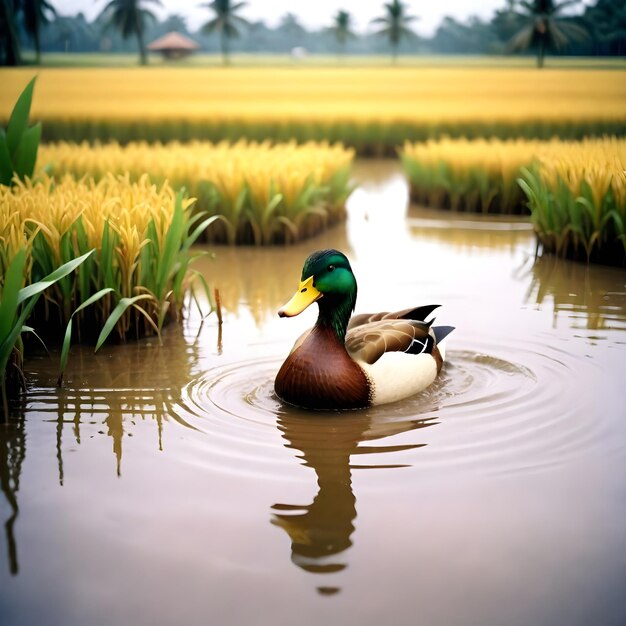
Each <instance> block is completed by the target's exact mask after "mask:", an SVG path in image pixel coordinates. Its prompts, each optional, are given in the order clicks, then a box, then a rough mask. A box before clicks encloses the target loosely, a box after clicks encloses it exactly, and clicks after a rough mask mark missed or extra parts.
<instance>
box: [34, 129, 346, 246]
mask: <svg viewBox="0 0 626 626" xmlns="http://www.w3.org/2000/svg"><path fill="white" fill-rule="evenodd" d="M353 157H354V151H353V150H350V149H346V148H344V147H343V146H342V145H340V144H335V145H330V144H328V143H326V142H321V143H314V142H309V143H306V144H301V145H298V144H296V143H295V142H289V143H284V144H277V145H272V144H270V143H269V142H264V143H254V142H252V143H249V142H245V141H240V142H237V143H235V144H231V143H228V142H220V143H217V144H212V143H208V142H197V141H196V142H191V143H188V144H182V143H179V142H171V143H167V144H160V143H157V144H148V143H145V142H137V143H130V144H128V145H126V146H121V145H119V144H118V143H115V142H113V143H107V144H98V145H95V146H90V145H88V144H87V143H82V144H72V143H65V142H62V143H58V144H51V145H43V146H41V147H40V150H39V161H38V164H39V167H43V166H44V165H46V164H49V165H50V166H52V168H53V171H54V173H56V174H66V173H70V174H72V175H74V176H77V177H80V176H84V175H91V176H94V177H96V178H99V177H102V176H105V175H107V174H108V173H110V172H112V173H114V174H120V175H121V174H124V175H129V176H130V178H131V179H132V180H135V179H137V178H139V177H141V176H142V175H143V174H144V173H145V172H148V173H149V174H150V177H151V179H152V180H156V181H168V182H169V183H170V184H171V185H172V186H173V187H175V188H180V187H185V188H186V189H187V191H188V192H189V193H191V194H192V195H194V196H195V197H197V198H198V207H199V208H200V209H201V210H207V211H209V212H210V213H213V214H221V215H222V216H223V218H224V220H225V221H226V222H227V223H228V224H229V226H230V228H231V232H232V233H235V232H237V231H239V232H241V229H242V227H243V226H244V225H245V224H251V225H252V227H253V228H255V229H256V230H255V231H254V232H255V233H259V234H258V236H256V235H255V239H254V240H255V242H256V243H272V242H273V241H275V240H276V238H277V237H278V236H279V235H280V232H281V230H282V229H283V226H281V224H284V223H285V222H286V221H287V222H288V223H289V224H291V225H292V230H294V229H295V230H299V231H300V232H299V236H306V235H307V234H311V233H307V232H304V231H305V227H306V224H304V223H303V222H304V217H303V216H304V215H307V214H308V213H307V212H311V211H312V210H314V211H316V212H317V214H318V215H322V216H325V218H326V219H328V220H330V221H334V220H336V219H338V218H339V217H341V216H342V214H343V210H344V200H345V196H346V195H347V191H348V189H349V187H348V179H347V172H348V170H349V167H350V164H351V162H352V159H353ZM311 191H313V192H314V193H310V192H311ZM242 194H243V195H242ZM277 195H280V196H281V198H276V196H277ZM274 198H276V204H272V205H271V206H272V210H271V211H266V207H268V205H270V203H271V202H272V200H273V199H274ZM281 220H282V222H281ZM296 222H298V223H297V224H296ZM295 230H294V232H295ZM258 237H260V238H261V241H258V240H257V239H258Z"/></svg>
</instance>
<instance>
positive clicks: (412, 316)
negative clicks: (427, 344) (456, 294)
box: [402, 304, 441, 322]
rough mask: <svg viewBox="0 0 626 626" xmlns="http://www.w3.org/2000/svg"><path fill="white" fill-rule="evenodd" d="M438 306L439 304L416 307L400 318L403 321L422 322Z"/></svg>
mask: <svg viewBox="0 0 626 626" xmlns="http://www.w3.org/2000/svg"><path fill="white" fill-rule="evenodd" d="M440 306H441V305H440V304H425V305H424V306H418V307H416V308H415V309H411V310H410V311H409V312H408V313H405V314H404V315H403V316H402V318H403V319H405V320H417V321H419V322H423V321H424V320H425V319H426V318H427V317H428V316H429V315H430V314H431V313H432V312H433V311H434V310H435V309H437V308H439V307H440Z"/></svg>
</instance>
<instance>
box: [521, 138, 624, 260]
mask: <svg viewBox="0 0 626 626" xmlns="http://www.w3.org/2000/svg"><path fill="white" fill-rule="evenodd" d="M519 184H520V187H521V188H522V189H523V191H524V193H525V194H526V197H527V199H528V206H529V208H530V211H531V219H532V222H533V224H534V227H535V231H536V233H537V236H538V238H539V241H540V242H541V244H542V245H543V248H544V250H546V251H548V252H553V253H556V254H558V255H561V256H566V257H569V258H573V259H578V260H586V261H597V262H601V263H608V264H611V265H622V266H626V140H624V139H617V138H615V137H605V138H603V139H595V140H594V139H587V140H584V141H582V142H579V143H567V142H564V143H563V144H561V146H560V149H558V150H557V149H556V146H555V145H551V146H550V147H549V148H548V149H546V150H544V151H542V152H541V153H540V154H539V156H538V159H537V162H536V163H535V164H534V165H532V166H529V167H526V168H523V169H522V175H521V177H520V180H519Z"/></svg>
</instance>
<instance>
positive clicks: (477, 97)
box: [0, 66, 626, 127]
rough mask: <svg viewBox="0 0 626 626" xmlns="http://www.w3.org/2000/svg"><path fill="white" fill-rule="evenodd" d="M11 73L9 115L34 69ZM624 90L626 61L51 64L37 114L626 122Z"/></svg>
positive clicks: (144, 119)
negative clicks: (612, 64) (619, 65)
mask: <svg viewBox="0 0 626 626" xmlns="http://www.w3.org/2000/svg"><path fill="white" fill-rule="evenodd" d="M0 71H2V70H0ZM2 72H3V73H2V74H1V75H0V82H2V84H3V89H2V90H0V114H1V113H2V112H4V111H7V112H8V111H10V110H11V107H10V103H12V102H13V101H14V100H15V96H16V94H17V93H19V91H20V89H21V88H22V87H23V86H24V85H25V84H26V83H27V82H28V80H29V79H30V77H31V75H32V70H30V69H25V70H21V69H17V70H10V71H9V70H3V71H2ZM625 99H626V80H625V78H624V71H623V70H620V69H616V70H598V69H593V68H591V69H571V68H569V69H565V68H564V69H555V68H550V69H547V70H545V71H543V72H537V71H536V70H535V69H534V68H522V67H519V68H515V69H511V68H510V67H469V66H465V67H442V66H440V67H398V68H389V67H346V68H314V67H299V68H293V67H289V68H277V67H274V66H271V67H256V68H255V67H234V68H231V69H229V71H228V72H224V71H223V70H222V69H221V68H200V67H193V68H190V67H186V68H185V67H177V68H154V67H151V68H98V69H97V70H94V69H93V68H58V69H57V68H42V69H40V70H39V72H38V82H37V95H36V98H35V101H34V103H33V115H34V117H35V118H36V119H40V120H42V121H43V122H44V127H45V126H46V122H48V121H50V122H53V121H55V120H67V121H70V120H73V121H81V120H93V121H95V122H112V123H114V122H118V123H128V122H139V123H151V124H157V125H158V124H167V123H169V122H179V121H181V120H184V121H187V122H189V123H202V122H206V123H217V124H219V123H230V122H233V121H242V122H248V123H259V124H264V123H272V122H291V123H302V122H304V123H329V122H332V123H335V122H336V123H351V122H355V123H362V124H367V123H370V122H380V123H386V124H393V123H398V122H400V123H416V124H422V125H424V124H426V125H429V124H433V123H441V124H450V123H466V124H469V125H471V124H472V123H486V124H489V125H493V124H498V123H503V122H515V123H525V122H536V121H542V120H565V121H580V120H621V121H624V120H625V119H626V113H625V111H624V101H625ZM116 104H117V106H116Z"/></svg>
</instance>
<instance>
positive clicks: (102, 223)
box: [0, 175, 212, 348]
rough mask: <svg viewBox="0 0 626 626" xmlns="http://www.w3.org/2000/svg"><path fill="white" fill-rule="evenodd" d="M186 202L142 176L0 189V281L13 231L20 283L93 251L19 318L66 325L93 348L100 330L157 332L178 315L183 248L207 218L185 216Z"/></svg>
mask: <svg viewBox="0 0 626 626" xmlns="http://www.w3.org/2000/svg"><path fill="white" fill-rule="evenodd" d="M192 204H193V200H191V199H184V198H183V195H182V193H178V194H176V193H175V192H174V191H173V189H172V188H171V187H170V186H169V185H168V184H165V183H164V184H162V185H160V186H157V185H155V184H153V183H151V182H150V180H149V179H148V177H147V176H145V175H144V176H142V177H140V178H139V179H138V180H137V181H135V182H131V181H130V179H129V177H128V176H113V175H108V176H105V177H104V178H102V179H101V180H99V181H97V182H95V181H94V180H93V179H89V178H82V179H80V180H75V179H74V178H72V177H70V176H65V177H63V178H61V179H58V180H55V179H53V178H51V177H49V176H47V175H43V176H42V177H41V179H40V180H38V181H37V182H33V181H30V180H26V181H25V182H23V183H18V184H16V185H15V186H13V187H4V186H0V209H1V210H0V262H1V263H2V268H1V269H2V274H1V275H0V278H3V277H4V276H5V275H6V272H7V271H8V266H9V264H10V263H11V262H12V258H13V256H15V252H14V248H15V246H14V245H11V246H9V245H8V244H7V243H6V242H7V241H11V240H13V239H15V238H16V237H19V236H20V233H23V236H24V237H25V238H26V240H27V241H28V248H27V252H28V254H27V259H26V263H27V266H26V270H25V272H26V274H25V275H26V280H27V282H29V283H30V282H32V283H36V282H38V281H40V280H42V277H44V276H45V275H47V274H50V272H51V271H53V270H54V268H56V267H58V266H59V265H63V264H65V263H68V262H71V261H73V260H74V259H76V258H79V257H81V256H83V255H85V254H86V253H88V252H90V251H92V250H94V249H95V253H94V254H93V255H91V256H89V257H88V258H86V259H85V262H84V263H83V264H82V265H81V266H80V267H79V268H78V270H77V272H75V273H74V274H73V275H71V276H69V275H68V276H64V277H62V278H60V279H59V280H58V281H57V282H55V283H54V284H53V285H51V286H50V288H49V289H48V290H47V291H46V292H45V293H44V298H43V300H42V301H41V302H39V303H38V305H37V306H36V307H35V308H34V309H33V310H32V312H31V315H30V318H29V319H31V320H33V321H35V322H45V324H46V326H47V328H48V329H51V328H52V329H54V328H63V327H64V326H65V325H67V324H70V323H71V324H72V325H73V328H74V332H75V333H76V334H77V336H79V337H80V338H83V339H91V338H93V340H94V341H96V348H99V347H100V346H101V345H102V343H103V342H104V341H105V340H106V338H107V337H108V335H109V334H110V333H113V334H114V335H115V336H116V337H117V338H118V339H119V340H123V339H125V338H127V337H142V336H145V335H150V334H159V333H160V331H161V328H162V326H163V325H164V323H165V322H166V321H168V320H170V319H176V318H178V317H179V315H180V313H181V311H182V307H183V299H184V295H185V291H186V288H187V286H188V280H189V275H188V270H189V266H190V263H191V261H192V260H193V258H194V255H193V253H192V252H191V250H190V247H191V245H192V244H193V243H194V242H195V241H196V239H197V238H198V236H199V235H200V234H201V232H202V231H203V230H204V229H205V228H206V227H207V226H208V224H209V223H210V221H211V219H212V218H207V217H206V216H205V215H204V214H203V213H194V214H192ZM88 304H89V305H90V306H87V305H88ZM94 331H95V333H94ZM69 332H70V333H71V332H72V331H71V328H70V331H69ZM98 333H99V334H98ZM96 335H97V337H96Z"/></svg>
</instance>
